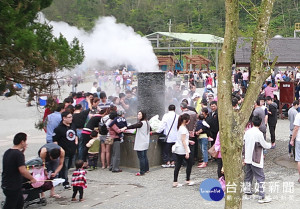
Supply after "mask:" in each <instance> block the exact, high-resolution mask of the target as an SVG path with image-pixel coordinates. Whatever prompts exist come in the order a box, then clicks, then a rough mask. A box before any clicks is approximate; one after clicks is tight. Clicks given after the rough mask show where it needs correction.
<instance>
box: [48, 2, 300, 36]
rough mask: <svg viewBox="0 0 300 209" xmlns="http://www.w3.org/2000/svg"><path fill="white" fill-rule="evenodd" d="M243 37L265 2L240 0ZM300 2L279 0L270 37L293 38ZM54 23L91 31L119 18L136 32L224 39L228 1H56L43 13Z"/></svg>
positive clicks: (240, 33)
mask: <svg viewBox="0 0 300 209" xmlns="http://www.w3.org/2000/svg"><path fill="white" fill-rule="evenodd" d="M240 2H241V3H240V22H241V24H240V32H239V35H240V36H251V35H252V33H253V30H254V28H255V18H256V17H258V14H259V13H260V12H264V11H259V9H258V8H259V6H258V5H260V3H261V0H242V1H240ZM299 10H300V0H277V1H276V2H275V5H274V13H273V15H272V18H271V22H270V23H271V25H270V26H271V27H270V36H274V35H276V34H280V35H282V36H286V37H290V36H293V30H294V24H295V23H296V22H300V12H299ZM43 12H44V13H45V14H46V17H47V18H49V19H50V20H56V21H65V22H67V23H69V24H70V25H73V26H77V27H81V28H84V29H85V30H90V29H92V28H93V26H94V24H95V20H96V19H97V18H98V17H100V16H110V15H113V16H115V17H116V19H117V21H118V22H121V23H125V24H127V25H130V26H132V27H133V28H134V29H135V31H139V32H140V33H142V34H150V33H153V32H157V31H168V28H169V27H168V25H167V23H168V22H169V19H172V31H174V32H189V33H209V34H214V35H217V36H221V37H223V36H224V29H225V1H224V0H100V1H96V0H89V1H85V0H64V1H61V0H54V1H53V4H52V5H51V6H50V7H49V8H47V9H45V10H43Z"/></svg>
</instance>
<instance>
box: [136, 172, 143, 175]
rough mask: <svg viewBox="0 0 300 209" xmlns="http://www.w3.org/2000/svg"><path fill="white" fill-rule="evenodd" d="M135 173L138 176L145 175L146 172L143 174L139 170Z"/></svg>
mask: <svg viewBox="0 0 300 209" xmlns="http://www.w3.org/2000/svg"><path fill="white" fill-rule="evenodd" d="M135 175H136V176H143V175H144V174H141V173H140V172H137V173H136V174H135Z"/></svg>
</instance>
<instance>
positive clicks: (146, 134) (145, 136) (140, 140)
mask: <svg viewBox="0 0 300 209" xmlns="http://www.w3.org/2000/svg"><path fill="white" fill-rule="evenodd" d="M137 118H138V120H139V122H137V123H136V124H133V125H130V126H128V127H127V129H134V128H136V135H135V140H134V148H133V149H134V150H136V151H137V156H138V158H139V161H140V172H137V173H136V174H135V175H136V176H142V175H144V174H145V173H147V172H149V162H148V157H147V150H148V148H149V142H150V125H149V123H148V121H147V116H146V113H145V112H144V111H139V112H138V114H137ZM125 129H126V128H125Z"/></svg>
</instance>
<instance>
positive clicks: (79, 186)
mask: <svg viewBox="0 0 300 209" xmlns="http://www.w3.org/2000/svg"><path fill="white" fill-rule="evenodd" d="M75 166H76V170H75V171H74V172H73V174H72V186H73V195H72V201H76V195H77V192H79V202H82V201H83V189H85V188H87V185H86V178H85V175H86V171H85V170H84V169H83V160H77V161H76V162H75Z"/></svg>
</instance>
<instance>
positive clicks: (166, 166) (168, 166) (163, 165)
mask: <svg viewBox="0 0 300 209" xmlns="http://www.w3.org/2000/svg"><path fill="white" fill-rule="evenodd" d="M161 167H163V168H170V167H171V165H170V164H162V165H161Z"/></svg>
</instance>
